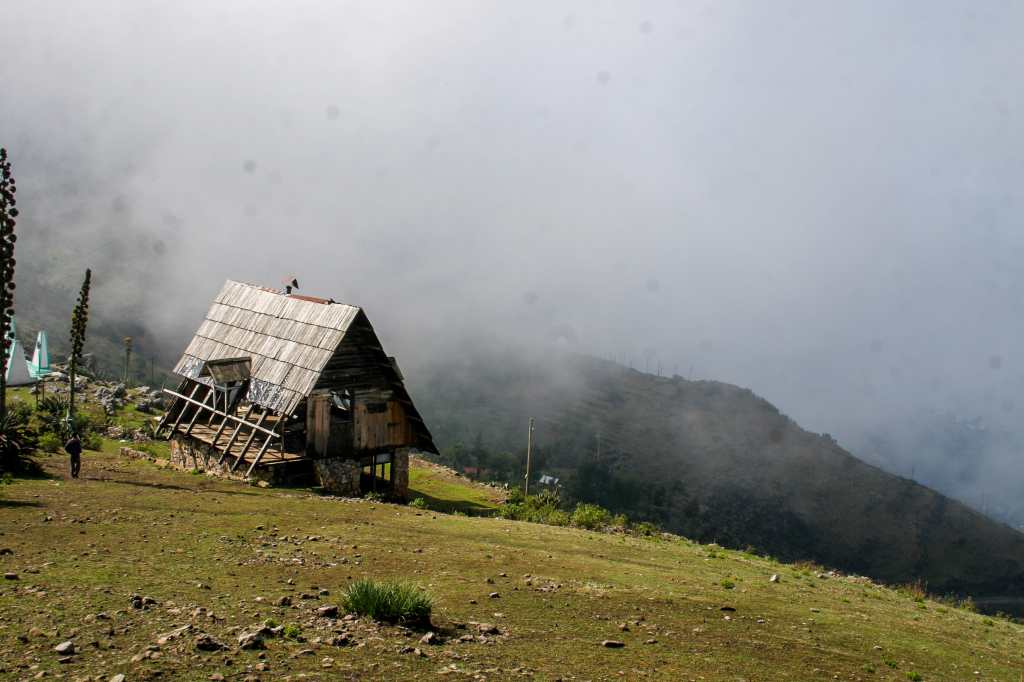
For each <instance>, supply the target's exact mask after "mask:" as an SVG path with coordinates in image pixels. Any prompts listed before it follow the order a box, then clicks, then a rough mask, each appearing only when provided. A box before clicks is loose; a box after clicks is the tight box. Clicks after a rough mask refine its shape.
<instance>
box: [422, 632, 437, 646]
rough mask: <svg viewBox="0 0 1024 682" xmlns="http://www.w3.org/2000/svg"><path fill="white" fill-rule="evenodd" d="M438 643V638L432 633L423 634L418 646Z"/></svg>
mask: <svg viewBox="0 0 1024 682" xmlns="http://www.w3.org/2000/svg"><path fill="white" fill-rule="evenodd" d="M440 643H441V640H440V638H439V637H438V636H437V635H436V634H435V633H433V632H428V633H427V634H425V635H423V636H422V637H420V644H440Z"/></svg>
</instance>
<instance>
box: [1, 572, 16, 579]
mask: <svg viewBox="0 0 1024 682" xmlns="http://www.w3.org/2000/svg"><path fill="white" fill-rule="evenodd" d="M4 580H18V574H17V573H13V572H11V571H8V572H7V573H4Z"/></svg>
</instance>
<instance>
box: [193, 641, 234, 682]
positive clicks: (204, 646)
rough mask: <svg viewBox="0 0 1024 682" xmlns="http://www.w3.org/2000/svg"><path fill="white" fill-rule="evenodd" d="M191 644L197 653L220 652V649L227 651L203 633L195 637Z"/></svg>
mask: <svg viewBox="0 0 1024 682" xmlns="http://www.w3.org/2000/svg"><path fill="white" fill-rule="evenodd" d="M192 644H193V646H195V648H196V649H198V650H199V651H221V650H222V649H227V647H226V646H225V645H223V644H221V643H220V642H218V641H217V640H215V639H214V638H213V637H211V636H210V635H207V634H205V633H203V634H201V635H197V636H196V638H195V639H194V640H192ZM222 679H223V678H222Z"/></svg>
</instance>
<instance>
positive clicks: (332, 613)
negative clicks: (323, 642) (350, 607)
mask: <svg viewBox="0 0 1024 682" xmlns="http://www.w3.org/2000/svg"><path fill="white" fill-rule="evenodd" d="M316 612H317V614H318V615H320V616H323V617H324V618H337V617H338V607H337V606H321V607H320V608H318V609H317V610H316Z"/></svg>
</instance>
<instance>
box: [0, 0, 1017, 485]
mask: <svg viewBox="0 0 1024 682" xmlns="http://www.w3.org/2000/svg"><path fill="white" fill-rule="evenodd" d="M2 22H3V31H2V33H3V38H2V45H3V55H2V57H0V144H3V145H6V146H7V147H9V148H10V151H11V156H12V159H13V161H14V164H15V170H16V173H17V175H18V177H19V180H20V183H19V184H20V187H19V189H20V190H21V192H20V196H21V198H22V200H21V206H22V210H23V214H24V219H23V220H22V233H23V239H24V241H22V242H19V249H20V251H19V253H20V254H21V256H22V257H23V258H30V259H32V258H34V259H43V258H44V245H49V246H52V245H55V244H61V245H71V246H73V247H74V248H75V249H77V250H78V251H79V252H81V253H84V254H87V255H88V257H89V258H90V259H91V260H94V261H96V264H95V265H94V267H95V268H96V269H97V281H98V286H99V287H101V290H102V287H108V289H111V290H112V289H114V288H116V289H117V290H118V291H120V292H121V294H122V295H123V296H126V297H134V299H135V300H137V301H138V300H146V301H150V302H152V304H153V305H152V309H153V310H154V311H155V312H154V319H153V320H152V321H151V324H154V325H156V326H157V327H158V328H160V329H161V330H163V331H164V333H166V334H167V335H168V338H175V339H176V340H175V343H178V342H179V341H178V340H179V339H181V338H182V337H185V336H187V335H188V334H189V333H190V332H191V331H192V329H193V328H194V327H195V325H196V323H197V322H198V319H199V316H200V314H201V312H202V311H203V310H204V309H205V308H206V306H207V305H208V302H209V299H210V298H211V296H212V295H213V294H214V292H215V291H216V290H217V289H218V288H219V286H220V285H221V283H222V282H223V280H224V279H225V278H226V277H232V278H235V279H242V280H247V281H253V282H258V283H265V284H270V285H276V284H278V283H280V281H281V279H282V277H284V276H286V275H292V274H294V275H297V276H298V278H299V280H300V283H301V285H302V291H303V292H304V293H310V294H322V295H325V296H333V297H335V298H337V299H339V300H344V301H346V302H352V303H355V304H358V305H362V306H365V307H366V308H367V310H368V312H369V314H370V316H371V319H372V320H373V321H374V323H375V325H376V326H377V327H378V330H379V331H380V332H381V333H382V335H383V336H384V339H385V343H386V344H387V345H388V347H389V350H395V351H398V352H403V351H404V352H406V353H415V352H419V353H421V354H422V353H429V352H442V350H441V349H443V347H444V346H445V344H446V343H447V341H448V339H450V338H452V336H457V335H461V334H463V333H468V332H474V331H475V332H479V331H483V332H485V333H487V334H491V335H493V336H495V337H507V338H510V339H513V340H517V341H532V342H535V343H540V344H555V345H557V346H559V347H565V348H570V349H575V350H579V351H583V352H589V353H593V354H596V355H602V356H605V357H614V358H615V359H618V360H620V361H623V362H626V363H630V362H631V363H632V364H633V365H634V366H636V367H639V368H641V369H643V368H644V367H645V366H648V367H649V368H650V369H651V370H652V371H656V370H657V368H658V366H659V365H660V367H661V370H662V372H664V373H673V372H678V373H680V374H683V375H686V376H691V375H692V376H694V377H696V378H715V379H721V380H725V381H729V382H732V383H737V384H740V385H742V386H748V387H750V388H752V389H753V390H755V391H756V392H757V393H759V394H761V395H763V396H765V397H767V398H768V399H769V400H771V401H772V402H774V403H776V404H777V405H779V406H780V407H781V408H782V409H783V410H784V411H785V412H787V413H788V414H790V415H791V416H793V417H794V418H796V419H797V420H798V421H799V422H800V423H801V424H803V425H804V426H806V427H807V428H810V429H812V430H815V431H829V432H832V433H834V434H837V435H838V436H839V437H840V440H841V442H843V441H846V442H848V443H851V442H856V441H857V439H858V438H859V436H860V435H861V434H862V433H863V432H864V430H865V429H870V428H872V425H874V424H876V423H877V422H879V421H880V420H883V419H888V418H891V417H892V415H894V414H901V413H903V412H908V413H909V412H913V411H919V410H947V409H949V410H954V411H956V412H957V413H959V414H963V415H965V416H978V415H982V416H984V417H985V419H986V420H987V422H988V423H991V424H993V425H998V426H1000V427H1003V428H1012V429H1018V428H1019V426H1018V425H1019V424H1020V423H1021V422H1022V417H1024V398H1019V397H1018V395H1019V393H1020V390H1021V388H1022V386H1024V357H1022V355H1021V353H1020V352H1018V339H1020V337H1021V331H1022V324H1021V320H1022V319H1024V315H1022V313H1024V305H1022V301H1024V298H1022V293H1024V277H1022V274H1024V273H1022V267H1021V262H1022V256H1024V230H1022V229H1021V227H1022V225H1021V215H1022V206H1024V197H1022V189H1021V188H1022V187H1024V115H1022V114H1024V79H1022V78H1021V74H1022V73H1024V50H1022V49H1021V46H1020V39H1021V35H1022V30H1024V5H1022V4H1021V3H1016V2H997V1H994V0H993V1H987V2H977V1H976V0H975V1H967V0H965V1H964V2H942V1H937V0H922V1H919V2H898V3H894V2H888V1H887V2H846V3H835V2H828V3H824V2H817V1H807V2H786V1H770V2H765V1H760V0H759V1H756V2H665V3H623V2H617V1H616V2H611V1H609V2H596V1H595V2H550V1H545V2H539V1H538V2H531V1H519V2H504V1H502V2H481V1H479V0H472V1H466V2H441V1H439V0H431V1H429V2H422V3H412V2H380V1H374V2H346V3H342V2H336V1H333V0H332V1H329V2H328V1H322V2H300V1H295V2H287V3H282V2H241V1H239V2H228V1H226V0H222V1H219V2H216V3H208V2H198V1H187V0H174V1H171V2H152V1H146V0H124V1H122V2H102V1H97V0H92V1H88V2H85V1H81V2H72V1H70V0H53V1H47V0H5V2H4V8H3V18H2ZM115 242H116V244H117V248H113V245H114V244H115ZM111 253H114V254H116V258H114V259H113V261H112V262H109V263H107V262H105V261H104V254H108V255H109V254H111ZM140 263H143V265H139V264H140ZM140 277H143V278H145V280H146V281H145V284H144V285H142V284H140V282H139V278H140ZM169 292H170V293H169ZM175 335H177V336H175ZM425 349H429V350H425ZM862 454H863V453H862ZM1003 455H1004V456H1003V457H1001V458H997V459H993V462H992V464H991V466H992V467H993V468H992V470H991V471H990V472H989V473H988V474H987V477H988V479H991V480H1005V478H1006V476H1007V475H1008V474H1010V473H1011V472H1014V475H1016V476H1017V477H1018V479H1019V471H1020V470H1021V469H1020V464H1021V463H1022V460H1024V457H1019V456H1017V454H1016V453H1003ZM900 473H907V472H900Z"/></svg>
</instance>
